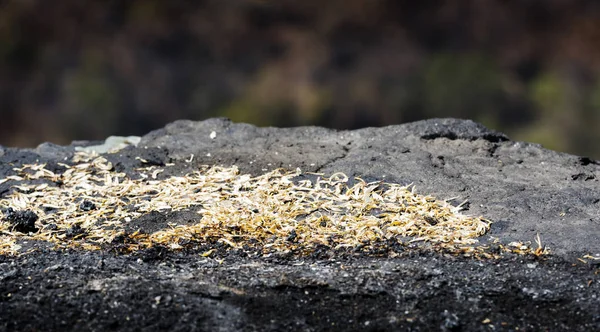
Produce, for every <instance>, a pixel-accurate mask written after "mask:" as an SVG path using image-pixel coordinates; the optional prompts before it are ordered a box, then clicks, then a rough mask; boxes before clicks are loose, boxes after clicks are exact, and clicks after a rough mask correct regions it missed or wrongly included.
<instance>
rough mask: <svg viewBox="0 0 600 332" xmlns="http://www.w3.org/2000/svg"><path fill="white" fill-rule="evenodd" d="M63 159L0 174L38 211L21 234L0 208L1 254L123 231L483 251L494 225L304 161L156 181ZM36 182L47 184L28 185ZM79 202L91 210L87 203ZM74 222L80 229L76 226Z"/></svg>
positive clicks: (102, 239)
mask: <svg viewBox="0 0 600 332" xmlns="http://www.w3.org/2000/svg"><path fill="white" fill-rule="evenodd" d="M61 166H62V167H64V168H65V169H66V170H65V171H64V172H63V173H62V174H55V173H53V172H51V171H49V170H48V169H46V168H45V165H44V164H33V165H23V166H22V167H20V168H16V169H15V171H16V173H17V175H16V176H11V177H8V178H6V179H3V180H0V181H8V180H12V181H15V182H17V183H16V184H15V185H14V188H15V189H16V190H15V191H14V192H13V193H12V194H11V195H9V196H7V197H5V198H3V199H1V200H0V208H2V209H6V208H9V207H10V208H13V209H14V210H29V211H33V212H34V213H36V214H37V215H38V216H39V220H38V221H36V226H37V227H38V228H39V230H38V231H37V232H35V233H30V234H23V233H21V232H16V231H14V227H12V225H11V224H10V223H9V222H8V221H6V220H5V218H4V217H5V216H4V215H3V214H2V212H0V217H1V220H3V221H2V222H0V254H18V253H19V250H20V248H19V245H18V240H19V239H32V240H44V241H48V242H51V243H54V244H56V245H57V246H58V247H79V248H83V249H87V250H96V249H100V248H101V247H102V246H103V245H105V244H109V243H111V242H112V241H113V240H114V239H115V238H116V237H117V236H123V235H125V236H127V237H129V239H130V240H131V241H128V242H127V243H128V246H129V249H130V250H137V249H140V248H147V247H150V246H153V245H156V244H161V245H165V246H168V247H170V248H172V249H178V248H180V247H181V246H180V243H183V242H185V241H186V240H190V241H199V242H201V243H209V242H210V243H213V244H214V240H215V239H216V240H217V242H222V243H225V244H227V245H230V246H232V247H241V246H244V245H248V246H251V247H255V248H260V249H264V250H271V251H272V250H276V251H289V250H292V249H300V251H302V250H306V251H310V249H311V248H314V247H315V246H317V245H319V244H322V245H326V246H329V247H331V248H333V249H339V248H343V247H353V246H357V245H361V244H365V243H367V244H368V243H372V242H373V241H379V240H394V241H399V242H400V241H405V242H427V243H429V244H431V245H432V246H433V247H434V248H439V249H443V250H448V251H451V252H454V253H463V254H473V253H480V254H483V252H484V250H483V249H482V247H477V246H476V243H477V242H478V241H477V237H479V236H482V235H483V234H485V233H486V232H487V231H488V230H489V228H490V224H491V222H490V221H488V220H486V219H484V218H481V217H470V216H466V215H464V214H461V213H460V209H461V208H460V206H459V207H455V206H452V205H451V204H449V203H447V202H446V201H443V200H436V199H435V198H433V197H430V196H423V195H419V194H417V193H415V191H414V187H411V186H402V185H399V184H394V183H384V182H365V181H364V180H362V179H360V178H356V179H355V181H353V182H354V184H353V185H351V186H349V185H348V183H349V179H348V177H347V176H346V175H345V174H343V173H336V174H333V175H331V176H329V177H326V176H324V175H322V174H312V175H311V176H312V179H313V181H311V180H307V179H303V180H302V179H300V177H299V176H301V175H303V174H304V175H306V174H305V173H302V172H301V171H300V170H299V169H297V170H295V171H287V170H283V169H276V170H273V171H270V172H267V173H265V174H263V175H260V176H256V177H252V176H250V175H248V174H240V173H239V171H238V169H237V168H236V167H229V168H227V167H218V166H212V167H208V166H203V167H201V168H200V169H199V170H197V171H194V172H191V173H189V174H186V175H184V176H171V177H167V178H164V179H158V175H159V173H160V172H162V171H164V170H163V169H162V168H158V167H148V168H142V169H138V170H137V171H139V174H140V176H141V179H131V178H129V177H127V176H126V175H125V174H124V173H118V172H115V171H114V169H113V165H112V164H111V163H110V162H109V161H108V160H106V159H105V158H104V157H102V156H98V155H96V154H89V153H83V152H79V153H77V154H76V155H75V157H74V158H73V164H72V165H67V164H61ZM33 180H45V182H44V181H42V182H44V183H41V184H40V183H39V182H40V181H36V182H37V183H38V184H32V181H33ZM56 184H60V185H56ZM83 201H87V202H88V203H89V202H91V203H93V205H94V206H95V208H93V209H89V210H88V209H83V208H82V206H81V203H82V202H83ZM193 206H196V207H198V208H199V210H198V217H197V220H192V221H190V223H188V224H185V225H173V224H172V225H169V226H168V227H166V228H165V229H162V230H159V231H157V232H154V233H152V234H145V233H143V232H134V233H132V234H128V233H125V227H126V225H127V224H128V223H130V222H131V221H132V220H134V219H136V218H138V217H140V216H142V215H143V214H146V213H148V212H151V211H163V212H165V211H180V210H185V209H189V208H190V207H193ZM74 226H75V227H78V229H79V228H80V229H81V232H79V233H77V234H76V235H73V234H72V233H71V234H70V233H69V230H72V229H73V227H74ZM209 240H210V241H209ZM483 255H484V256H486V255H485V254H483ZM487 256H489V255H487ZM487 256H486V257H487Z"/></svg>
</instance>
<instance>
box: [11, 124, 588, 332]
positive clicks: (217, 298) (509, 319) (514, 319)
mask: <svg viewBox="0 0 600 332" xmlns="http://www.w3.org/2000/svg"><path fill="white" fill-rule="evenodd" d="M77 145H78V146H89V145H91V143H90V144H86V143H85V142H78V143H77ZM103 148H105V146H103ZM74 152H75V146H69V147H59V146H55V145H50V144H45V145H42V146H40V147H38V148H37V149H34V150H19V149H12V148H2V149H0V177H5V176H7V175H9V174H11V172H12V169H13V168H14V167H15V166H18V165H19V164H20V163H31V162H44V163H47V164H48V167H52V165H54V164H56V163H57V162H60V161H62V160H66V159H68V158H69V157H70V156H72V155H73V153H74ZM136 157H141V158H142V159H143V160H145V161H146V162H147V163H149V164H152V165H165V164H167V163H175V164H176V165H178V166H176V167H170V168H168V171H166V172H165V173H170V174H179V173H183V172H187V171H189V170H192V169H195V168H196V167H197V166H198V165H199V164H210V165H212V164H222V165H227V166H229V165H237V166H238V167H239V168H240V170H241V171H242V172H249V173H252V174H260V173H263V172H264V171H265V170H270V169H273V168H278V167H284V168H292V169H295V168H296V167H299V168H301V169H302V170H303V171H311V172H322V173H326V174H331V173H334V172H345V173H346V174H348V175H351V176H360V177H362V178H364V179H368V180H384V181H387V182H396V183H402V184H409V183H413V184H415V186H416V190H417V192H419V193H423V194H431V195H433V196H435V197H437V198H441V199H449V198H455V197H456V199H455V201H456V202H457V203H460V202H462V201H463V200H468V201H469V202H470V204H469V210H468V211H466V213H468V214H473V215H483V216H485V217H487V218H489V219H491V220H492V221H494V223H493V225H492V228H491V231H490V233H488V234H486V235H485V236H484V237H483V238H482V242H483V243H489V242H490V239H491V238H492V237H493V238H497V239H498V240H499V241H500V243H503V244H507V243H509V242H511V241H521V242H524V241H531V242H533V241H534V239H535V238H536V235H537V234H539V236H540V238H541V240H542V242H543V244H544V245H546V246H548V247H549V249H550V250H551V254H550V255H548V256H542V257H537V256H533V255H530V256H520V255H512V254H510V255H507V256H505V257H504V258H501V259H497V260H478V259H473V258H464V257H454V256H448V255H444V254H436V253H431V252H422V251H419V250H416V249H409V248H407V249H406V251H405V252H404V253H403V254H400V255H398V256H396V257H391V256H388V255H386V254H385V251H382V254H378V255H377V254H376V255H366V256H365V255H337V253H332V252H327V251H326V250H325V251H323V252H319V253H318V255H315V256H314V257H294V256H271V257H259V256H256V255H253V254H252V253H251V252H244V251H236V252H230V253H225V252H217V253H216V256H214V257H213V256H209V257H205V256H208V255H201V254H202V252H198V251H193V250H192V251H183V252H179V251H170V250H167V249H166V248H160V247H157V248H152V249H150V250H145V251H143V252H134V253H123V252H118V251H91V252H86V251H77V250H68V251H53V250H51V249H50V248H48V247H47V246H43V245H41V244H38V243H26V244H23V245H24V246H29V247H30V248H31V249H32V250H33V251H32V252H29V253H28V254H24V255H21V256H18V257H8V256H0V317H1V319H0V329H1V330H6V331H8V330H11V331H13V330H39V329H43V330H65V329H70V330H164V329H169V330H204V331H281V330H302V331H330V330H339V331H350V330H356V331H358V330H361V331H363V330H373V331H375V330H377V331H382V330H389V331H398V330H422V331H430V330H453V331H454V330H499V331H502V330H515V329H519V330H567V329H568V330H578V331H591V330H599V329H600V313H599V311H598V302H599V301H600V280H599V276H600V261H598V260H594V259H592V258H589V257H591V256H584V255H586V254H590V255H592V256H593V255H600V182H599V180H600V163H599V162H597V161H594V160H591V159H589V158H585V157H578V156H573V155H569V154H564V153H558V152H554V151H549V150H546V149H543V148H542V147H541V146H539V145H536V144H530V143H523V142H514V141H511V140H509V138H508V137H506V136H505V135H503V134H501V133H497V132H493V131H491V130H488V129H486V128H485V127H483V126H482V125H480V124H477V123H474V122H472V121H468V120H456V119H433V120H428V121H421V122H415V123H409V124H405V125H397V126H390V127H385V128H366V129H361V130H356V131H333V130H328V129H324V128H315V127H301V128H282V129H280V128H256V127H254V126H251V125H247V124H234V123H232V122H230V121H228V120H225V119H210V120H207V121H202V122H192V121H177V122H175V123H172V124H169V125H167V126H166V127H165V128H163V129H159V130H156V131H154V132H151V133H149V134H148V135H146V136H144V137H142V139H141V141H140V142H139V144H138V146H137V147H128V148H125V149H123V150H120V151H119V152H116V153H113V154H108V155H107V158H109V159H110V160H111V161H113V164H114V165H115V168H117V169H118V170H119V171H123V172H128V173H134V172H133V170H134V168H135V167H139V166H140V158H137V159H136ZM9 190H10V188H8V187H7V184H6V183H4V184H0V195H5V194H6V193H7V192H9ZM169 218H183V217H182V216H181V215H180V214H173V215H162V214H159V213H154V214H148V215H147V216H145V217H144V218H142V219H140V220H137V221H136V222H138V223H141V224H143V226H144V227H145V228H146V229H152V221H153V220H155V219H156V220H159V219H160V221H161V222H165V221H168V220H165V219H169Z"/></svg>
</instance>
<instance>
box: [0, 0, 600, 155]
mask: <svg viewBox="0 0 600 332" xmlns="http://www.w3.org/2000/svg"><path fill="white" fill-rule="evenodd" d="M214 116H225V117H229V118H231V119H232V120H234V121H243V122H248V123H252V124H256V125H259V126H269V125H271V126H298V125H320V126H326V127H330V128H338V129H353V128H361V127H366V126H384V125H389V124H398V123H404V122H409V121H414V120H419V119H425V118H431V117H458V118H469V119H473V120H475V121H479V122H482V123H483V124H485V125H486V126H488V127H490V128H493V129H496V130H499V131H502V132H505V133H507V134H508V135H509V136H510V137H511V138H512V139H515V140H526V141H533V142H537V143H541V144H543V145H544V146H545V147H547V148H551V149H555V150H559V151H566V152H570V153H574V154H580V155H587V156H590V157H593V158H596V159H600V144H599V142H600V130H599V128H600V1H595V0H587V1H585V0H571V1H564V0H527V1H500V0H498V1H494V0H489V1H481V0H470V1H469V0H464V1H415V0H327V1H322V0H302V1H296V0H289V1H286V0H263V1H259V0H255V1H251V0H247V1H242V0H238V1H236V0H204V1H176V0H171V1H157V0H137V1H136V0H131V1H117V0H112V1H111V0H106V1H83V0H61V1H47V0H0V144H2V145H6V146H20V147H31V146H36V145H37V144H39V143H41V142H43V141H51V142H54V143H58V144H68V143H70V141H71V140H76V139H88V140H93V139H103V138H105V137H107V136H109V135H143V134H145V133H147V132H148V131H150V130H152V129H156V128H160V127H162V126H164V125H165V124H166V123H169V122H171V121H174V120H176V119H193V120H203V119H206V118H209V117H214Z"/></svg>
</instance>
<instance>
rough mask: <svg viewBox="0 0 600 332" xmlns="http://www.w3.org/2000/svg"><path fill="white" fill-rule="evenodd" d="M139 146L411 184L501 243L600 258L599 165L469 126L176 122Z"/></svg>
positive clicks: (245, 167)
mask: <svg viewBox="0 0 600 332" xmlns="http://www.w3.org/2000/svg"><path fill="white" fill-rule="evenodd" d="M213 131H214V132H215V133H216V137H215V138H214V139H211V138H210V134H211V133H212V132H213ZM140 147H161V148H166V150H167V151H169V152H168V153H169V157H171V158H172V159H174V160H184V159H189V158H190V156H191V155H194V162H195V163H197V164H224V165H237V166H238V167H239V168H240V170H241V171H242V172H250V173H253V174H259V173H262V172H263V170H267V169H268V170H271V169H273V168H277V167H285V168H292V169H293V168H296V167H300V168H301V169H302V170H303V171H310V172H323V173H326V174H332V173H335V172H345V173H346V174H348V175H349V176H360V177H363V178H368V179H381V180H385V181H388V182H398V183H403V184H409V183H413V184H414V185H415V186H416V188H417V191H418V192H419V193H424V194H432V195H434V196H436V197H438V198H441V199H447V198H454V197H457V199H458V200H460V201H464V200H467V199H468V200H469V202H470V211H469V213H470V214H474V215H483V216H485V217H487V218H489V219H491V220H493V221H496V222H497V223H496V224H495V225H493V226H492V231H491V233H490V235H492V236H494V237H497V238H500V239H501V240H505V241H507V242H510V241H533V240H534V238H535V237H536V235H537V234H540V238H541V239H542V241H543V243H544V244H545V245H547V246H549V247H550V248H551V249H552V251H553V252H554V253H555V254H558V255H561V256H565V255H571V256H572V255H573V254H576V255H579V254H583V253H596V254H600V182H599V181H600V163H599V162H597V161H592V160H590V159H588V158H585V157H578V156H573V155H569V154H565V153H558V152H554V151H550V150H546V149H544V148H542V147H541V146H540V145H537V144H531V143H524V142H513V141H510V140H508V138H507V137H506V136H505V135H504V134H501V133H497V132H494V131H491V130H488V129H486V128H485V127H484V126H482V125H481V124H478V123H475V122H473V121H469V120H457V119H433V120H428V121H420V122H414V123H409V124H405V125H397V126H389V127H385V128H365V129H360V130H356V131H333V130H327V129H324V128H315V127H300V128H283V129H280V128H256V127H253V126H250V125H247V124H234V123H232V122H230V121H228V120H225V119H211V120H207V121H203V122H192V121H177V122H174V123H172V124H170V125H167V126H166V127H165V128H164V129H160V130H157V131H154V132H152V133H150V134H148V135H146V136H144V137H143V138H142V141H141V142H140Z"/></svg>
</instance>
